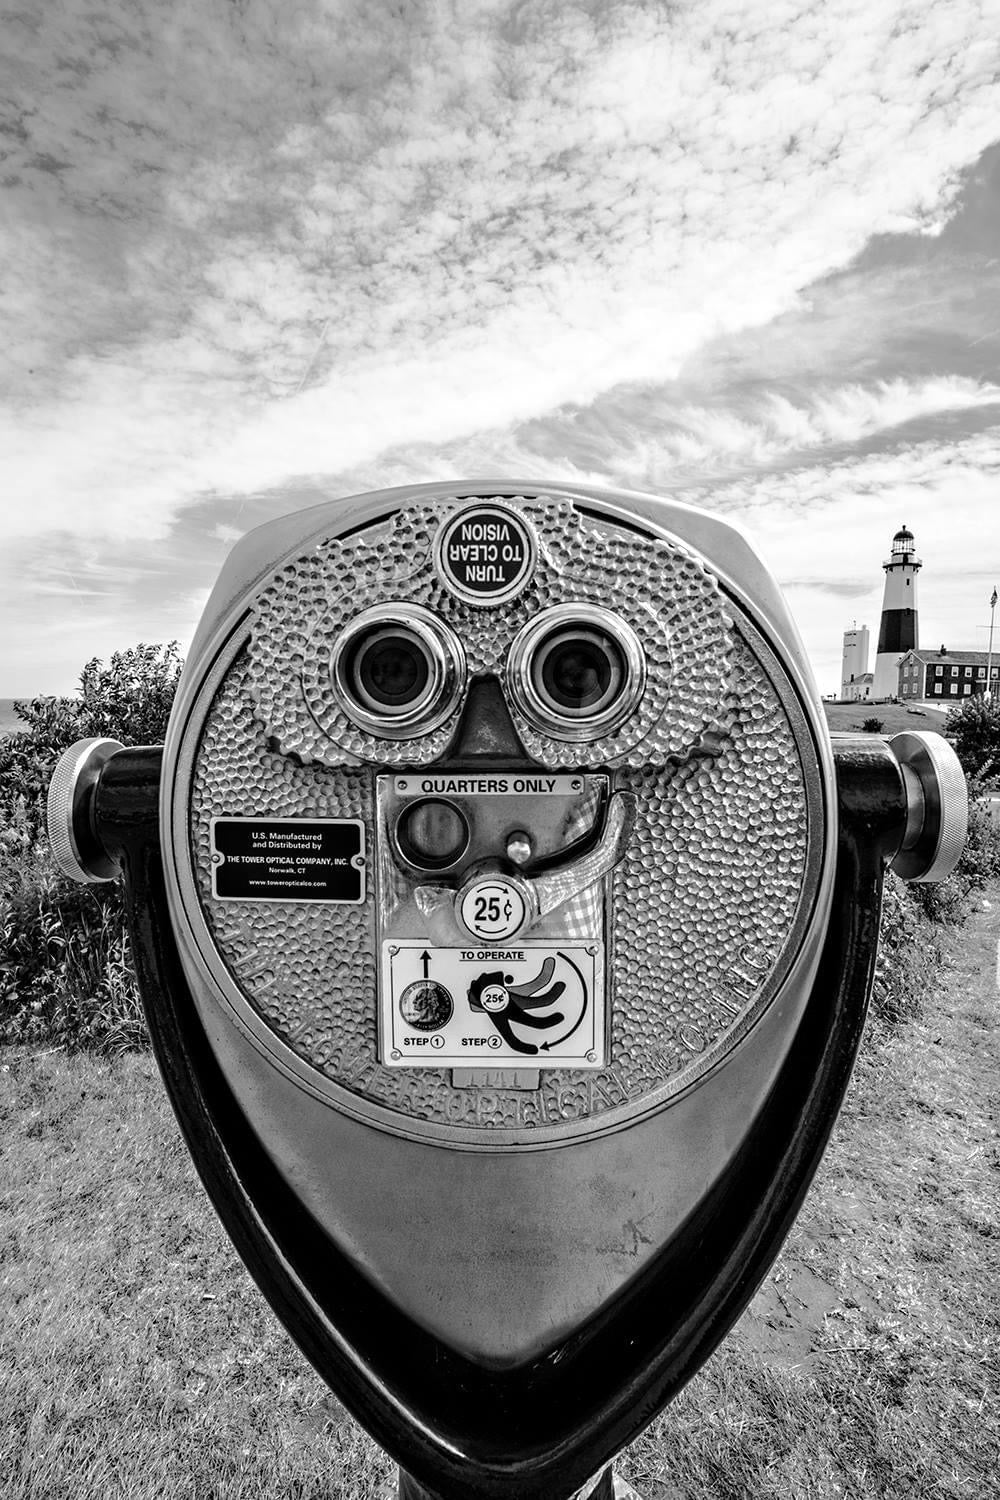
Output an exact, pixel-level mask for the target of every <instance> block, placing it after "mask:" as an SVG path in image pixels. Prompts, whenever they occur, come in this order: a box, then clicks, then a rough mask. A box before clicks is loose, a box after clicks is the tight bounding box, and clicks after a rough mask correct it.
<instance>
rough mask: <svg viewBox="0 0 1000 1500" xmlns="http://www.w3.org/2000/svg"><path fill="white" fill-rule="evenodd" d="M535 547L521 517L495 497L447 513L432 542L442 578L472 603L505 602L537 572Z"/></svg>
mask: <svg viewBox="0 0 1000 1500" xmlns="http://www.w3.org/2000/svg"><path fill="white" fill-rule="evenodd" d="M537 555H538V554H537V546H536V543H535V537H534V533H533V532H532V530H531V527H530V526H529V525H528V523H527V521H526V520H525V519H524V517H523V516H519V515H518V514H517V512H516V511H515V510H511V509H509V508H508V507H507V506H506V505H500V504H499V503H498V502H496V501H491V502H490V503H488V504H487V503H480V504H476V505H470V506H469V507H468V508H467V509H466V510H460V511H459V512H458V513H457V514H456V515H454V516H451V517H449V519H448V520H447V521H445V523H444V525H443V526H442V527H441V530H440V531H439V532H438V535H437V540H436V541H435V543H434V560H435V564H436V566H437V570H438V573H439V574H440V575H441V578H442V580H443V582H444V583H445V584H446V585H447V587H448V588H449V589H450V590H451V592H452V593H453V594H457V595H458V597H459V598H460V599H464V600H465V601H466V602H467V603H468V604H502V603H504V602H505V601H506V600H508V599H513V598H514V596H515V595H516V594H519V593H520V592H521V590H522V589H523V588H524V586H525V584H526V583H527V582H528V581H529V579H530V578H531V575H532V573H533V572H534V570H535V560H536V557H537Z"/></svg>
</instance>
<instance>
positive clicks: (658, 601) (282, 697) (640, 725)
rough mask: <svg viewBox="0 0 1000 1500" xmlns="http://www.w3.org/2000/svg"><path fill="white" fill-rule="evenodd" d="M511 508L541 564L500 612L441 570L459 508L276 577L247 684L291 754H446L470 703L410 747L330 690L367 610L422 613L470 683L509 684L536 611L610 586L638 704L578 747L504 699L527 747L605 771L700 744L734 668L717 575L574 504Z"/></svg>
mask: <svg viewBox="0 0 1000 1500" xmlns="http://www.w3.org/2000/svg"><path fill="white" fill-rule="evenodd" d="M486 498H488V497H486V496H484V497H483V499H486ZM504 504H505V505H507V506H508V507H512V508H515V509H518V510H519V511H520V512H521V514H523V515H524V516H526V517H527V519H528V520H529V522H530V523H531V524H532V526H533V528H534V530H535V532H536V535H537V537H538V541H539V557H538V565H537V567H536V569H535V574H534V577H533V578H532V580H531V582H530V584H529V585H528V586H527V588H526V589H525V590H524V592H523V593H522V594H520V596H519V597H518V598H517V599H515V600H513V601H511V602H510V603H508V604H505V605H502V606H500V607H497V608H493V609H490V608H485V607H483V606H481V605H479V606H477V605H473V604H468V603H465V602H464V601H463V600H461V599H456V598H455V597H454V595H453V594H451V593H450V592H449V590H448V589H446V588H445V586H444V585H443V584H442V582H441V581H440V579H439V578H438V576H437V574H436V572H435V571H434V568H433V566H432V546H433V541H434V537H435V536H436V534H437V531H438V529H439V528H440V527H441V525H442V524H444V523H445V522H446V521H447V519H448V518H449V517H450V516H451V515H452V514H454V512H455V511H456V510H457V509H458V508H459V507H458V505H457V504H452V505H451V506H450V507H445V508H437V509H436V508H433V507H431V506H428V505H418V506H412V507H409V508H407V509H405V510H401V511H399V512H398V513H397V514H396V515H395V516H393V517H392V518H391V519H390V520H387V521H385V522H383V523H382V524H381V525H378V526H373V527H370V528H367V529H366V530H365V531H364V532H361V533H359V534H357V535H356V536H352V537H348V538H347V539H346V540H345V541H340V540H339V539H336V538H332V539H329V540H326V541H323V542H321V543H319V544H318V545H317V546H316V547H315V548H314V549H313V550H312V551H310V552H308V553H305V554H304V555H303V556H301V557H299V558H296V559H295V560H294V561H293V562H290V563H288V564H287V565H286V566H285V567H283V568H282V569H280V571H279V572H278V573H277V575H276V577H275V578H274V579H273V580H272V582H271V583H270V584H269V585H268V586H267V587H266V588H265V589H264V590H263V591H262V593H261V595H260V597H259V599H258V601H257V603H256V607H255V623H254V630H253V641H252V645H251V648H250V661H251V666H250V678H249V682H250V692H251V695H252V696H253V698H254V700H255V702H256V704H257V707H258V710H259V712H260V715H261V717H262V719H263V721H264V724H265V726H266V727H267V729H268V731H269V733H270V734H271V735H272V736H273V738H274V740H275V742H276V743H277V744H278V745H279V746H280V747H281V748H282V749H284V750H286V751H291V752H294V753H295V754H297V755H299V756H300V757H302V758H304V759H309V760H318V761H322V762H323V763H324V764H325V765H341V764H344V763H345V762H350V761H352V760H361V761H369V762H375V763H381V764H391V765H393V766H396V765H401V764H403V763H405V764H408V765H427V764H429V763H430V762H431V761H433V760H436V759H437V758H438V757H439V756H440V755H442V754H443V752H444V750H445V749H446V747H447V745H448V742H449V740H450V739H451V737H452V735H453V734H454V731H455V727H456V724H457V721H458V716H459V713H460V711H461V705H460V704H459V705H458V706H457V707H456V709H455V712H454V714H453V715H452V716H451V718H450V719H448V720H447V721H446V722H445V723H444V724H443V725H442V726H441V727H440V728H439V729H437V730H436V731H434V732H433V733H431V734H428V735H425V736H424V737H423V738H422V739H420V740H415V741H412V742H409V743H407V744H406V745H405V746H402V747H401V746H400V744H399V743H398V742H392V741H387V740H383V739H379V738H377V737H376V736H375V735H372V734H369V733H367V732H366V731H365V730H363V729H359V728H358V727H357V726H356V725H355V724H353V723H352V722H351V720H350V719H348V718H347V716H346V715H345V714H344V713H343V712H342V710H341V709H340V707H339V705H338V703H337V701H336V698H335V697H334V695H333V693H332V692H331V691H330V657H331V652H332V649H333V645H334V642H335V641H336V639H337V637H338V635H339V633H340V631H341V630H342V629H343V627H344V626H345V625H346V624H347V623H348V621H350V620H351V619H352V618H353V617H354V616H355V615H356V614H358V613H359V612H360V611H361V610H362V609H364V608H366V607H367V606H368V605H371V604H375V603H379V604H381V603H388V602H391V601H395V600H398V601H399V602H400V603H410V604H422V605H424V606H425V607H426V608H428V609H431V610H433V611H434V613H435V614H437V615H439V616H440V617H441V618H442V619H443V620H445V621H447V623H448V624H449V625H451V627H452V628H453V629H454V630H455V632H456V633H457V635H458V636H459V638H460V640H461V641H462V643H463V645H464V647H465V651H466V656H467V658H468V667H469V673H470V675H474V674H475V673H479V672H489V673H495V674H496V675H498V676H499V677H501V679H502V678H503V673H504V668H505V663H506V658H507V651H508V648H509V646H510V644H511V642H512V641H513V639H514V637H515V636H516V635H517V633H518V631H519V630H520V629H521V627H522V626H523V625H525V624H526V623H527V622H528V621H529V620H531V619H532V618H533V617H534V616H535V615H537V614H538V612H539V611H540V610H542V609H545V608H547V607H548V606H549V605H553V604H565V603H567V602H568V601H575V600H579V601H580V602H586V603H591V604H603V605H607V604H608V600H609V590H610V594H611V595H612V596H613V601H614V608H615V609H616V610H617V611H618V613H619V614H621V615H622V616H623V617H624V618H625V619H626V620H627V621H628V622H629V624H631V625H632V626H633V628H634V629H635V631H636V634H637V635H638V637H639V639H640V640H641V641H642V643H643V646H644V647H645V650H646V655H647V659H648V667H649V676H648V682H647V687H646V692H645V694H644V696H643V699H642V702H641V703H640V705H639V707H638V709H637V711H636V712H635V714H633V715H632V717H631V718H630V719H628V720H627V722H626V723H625V724H623V725H622V726H621V728H620V729H618V730H617V731H616V732H615V733H613V734H608V735H605V736H603V737H602V738H600V739H597V740H594V741H593V742H592V743H591V744H589V745H586V746H581V745H579V744H576V745H573V744H566V743H564V742H563V741H560V740H554V739H550V738H549V737H547V736H546V735H544V734H541V733H539V732H538V731H537V730H536V729H534V728H533V727H532V726H531V725H530V724H529V723H528V721H527V720H526V719H525V718H524V717H523V716H522V715H521V714H520V713H519V712H518V710H517V707H516V705H515V704H514V703H513V702H512V701H511V699H510V695H509V694H508V697H507V701H508V707H509V708H510V711H511V715H512V718H513V719H514V723H515V724H516V726H517V729H518V733H519V734H520V736H521V740H522V743H523V744H524V746H525V748H526V749H527V750H528V752H529V754H531V755H532V756H534V757H535V758H536V759H538V760H539V761H541V762H543V763H544V764H545V765H546V766H550V767H553V768H555V767H563V766H581V765H590V766H605V765H614V764H616V763H617V762H618V761H620V760H621V759H622V757H623V756H624V755H626V753H627V752H628V751H629V750H630V749H631V748H632V747H633V746H634V745H637V744H638V743H639V742H640V741H642V746H643V759H644V760H645V761H647V762H649V763H650V764H654V765H663V764H664V763H665V762H667V761H668V760H670V759H673V758H680V757H682V756H686V755H688V754H690V752H691V751H692V750H693V749H694V748H695V747H696V746H698V745H699V744H700V743H701V742H702V739H703V737H704V736H705V735H706V734H707V733H710V732H711V729H712V726H713V724H714V721H715V719H716V718H717V715H718V707H719V702H720V700H721V698H722V695H723V692H724V689H725V683H726V681H727V679H728V676H729V671H730V661H729V627H730V625H731V621H730V620H729V618H728V616H727V614H726V611H725V608H724V601H723V597H722V594H721V593H720V591H719V587H718V584H717V582H716V580H715V579H714V578H713V577H712V575H711V574H710V573H709V572H708V570H707V569H706V568H705V567H704V566H703V564H702V563H701V562H699V561H698V560H697V559H696V558H695V557H694V556H693V555H692V554H691V553H690V552H688V551H687V550H686V549H685V548H683V547H681V546H680V545H678V544H670V543H667V542H661V541H654V540H652V539H649V538H644V537H640V536H638V535H637V534H635V533H633V532H630V531H627V530H625V529H624V528H621V527H615V526H609V525H606V524H605V523H603V522H600V521H592V520H591V519H590V518H589V517H584V516H581V515H580V514H579V512H578V511H577V510H576V509H575V508H574V507H573V506H572V505H571V504H570V503H569V502H568V501H565V500H555V499H549V500H547V501H546V500H544V499H543V498H539V499H532V500H527V499H524V498H522V499H520V500H517V501H511V500H509V499H506V498H505V500H504Z"/></svg>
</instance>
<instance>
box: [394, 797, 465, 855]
mask: <svg viewBox="0 0 1000 1500" xmlns="http://www.w3.org/2000/svg"><path fill="white" fill-rule="evenodd" d="M396 847H397V848H398V850H399V852H400V854H401V855H402V857H403V859H404V860H405V861H406V862H407V864H410V865H413V866H414V867H415V868H416V869H418V870H447V869H449V868H450V867H451V866H452V865H454V864H457V862H458V861H459V860H460V859H461V858H462V856H463V854H464V853H465V851H466V850H467V849H468V847H469V825H468V823H467V822H466V820H465V817H464V815H463V814H462V813H461V812H460V811H459V809H458V808H457V807H456V806H455V804H454V803H453V802H448V801H447V800H446V799H445V798H443V797H423V798H421V800H420V801H419V802H414V803H411V805H410V806H409V807H406V808H404V809H403V811H402V812H401V813H400V815H399V818H398V819H397V821H396Z"/></svg>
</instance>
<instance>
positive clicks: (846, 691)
mask: <svg viewBox="0 0 1000 1500" xmlns="http://www.w3.org/2000/svg"><path fill="white" fill-rule="evenodd" d="M868 644H869V638H868V626H867V625H860V626H859V625H856V624H855V625H852V627H851V629H850V630H845V631H844V659H843V664H842V666H841V669H840V696H841V698H842V699H843V700H844V701H845V702H847V703H853V702H855V701H856V700H857V699H858V698H860V697H868V698H870V697H871V691H870V689H871V681H872V678H871V673H870V672H869V671H868ZM863 678H867V685H868V688H869V692H867V693H862V692H861V690H860V689H861V685H862V679H863Z"/></svg>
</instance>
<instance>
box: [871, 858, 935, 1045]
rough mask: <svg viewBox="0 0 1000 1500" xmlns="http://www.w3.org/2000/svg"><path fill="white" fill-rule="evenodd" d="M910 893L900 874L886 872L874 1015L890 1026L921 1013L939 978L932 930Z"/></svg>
mask: <svg viewBox="0 0 1000 1500" xmlns="http://www.w3.org/2000/svg"><path fill="white" fill-rule="evenodd" d="M909 889H913V888H912V887H910V888H909ZM924 889H933V888H932V887H924ZM907 892H908V888H907V887H906V886H905V885H904V884H903V882H902V881H901V880H899V879H898V878H897V876H895V875H893V874H892V873H891V872H890V873H888V874H887V875H886V877H885V886H884V888H883V892H882V921H881V925H880V928H879V949H878V961H877V963H876V965H875V978H874V980H873V983H872V994H871V1014H872V1016H873V1017H875V1018H876V1019H877V1020H878V1021H881V1022H883V1023H884V1024H885V1025H886V1026H887V1027H895V1026H898V1025H899V1024H900V1022H901V1021H905V1020H908V1019H910V1018H912V1017H913V1016H915V1015H917V1013H918V1012H919V1009H920V1000H921V997H922V995H923V994H924V993H925V992H926V991H927V990H928V989H929V988H930V987H931V986H932V985H933V983H934V981H935V974H936V963H937V950H936V946H935V943H934V940H933V935H932V929H931V928H930V927H929V925H928V923H927V921H926V919H925V917H924V915H923V914H922V912H921V911H920V909H919V907H917V906H914V904H913V902H912V901H910V899H909V896H908V893H907Z"/></svg>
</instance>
